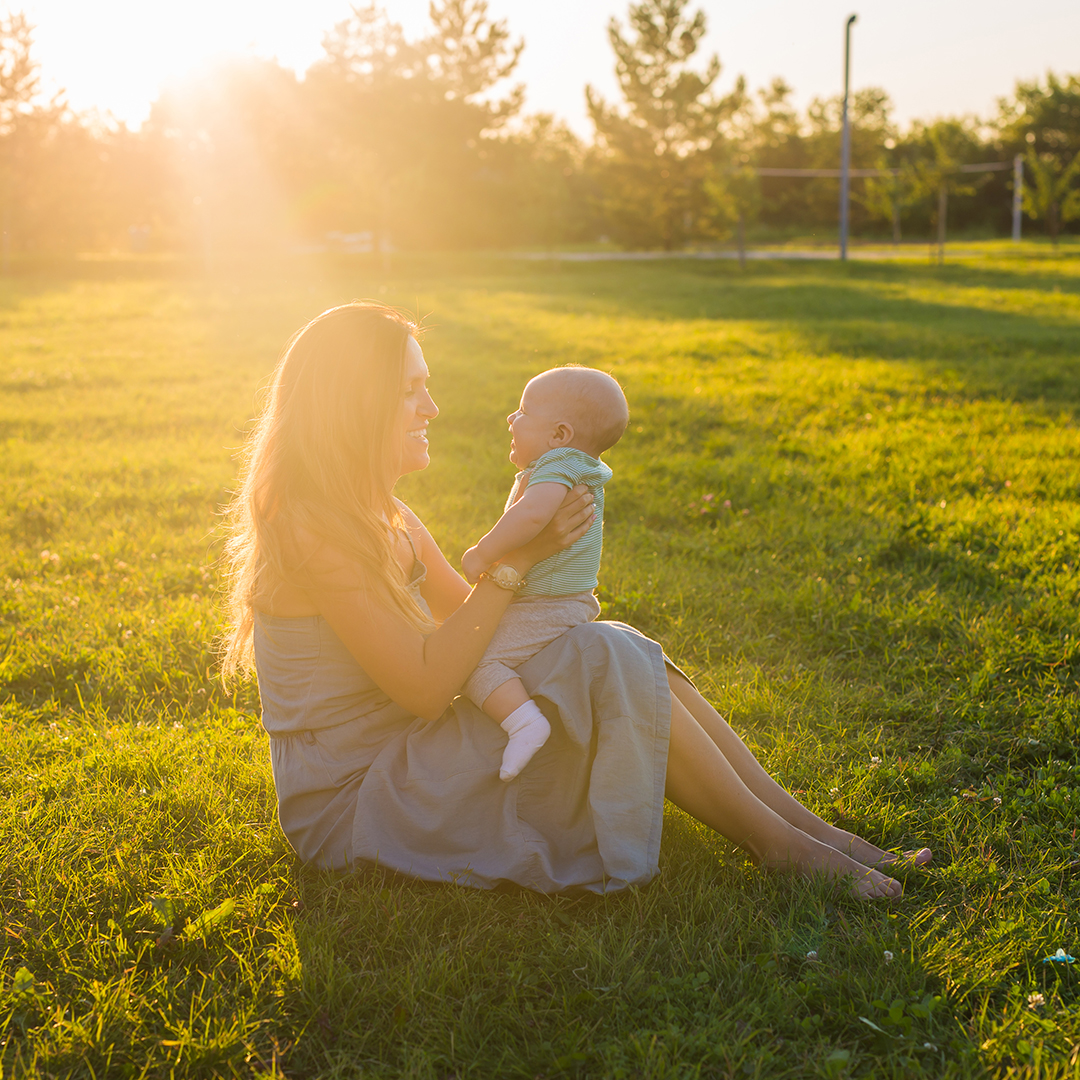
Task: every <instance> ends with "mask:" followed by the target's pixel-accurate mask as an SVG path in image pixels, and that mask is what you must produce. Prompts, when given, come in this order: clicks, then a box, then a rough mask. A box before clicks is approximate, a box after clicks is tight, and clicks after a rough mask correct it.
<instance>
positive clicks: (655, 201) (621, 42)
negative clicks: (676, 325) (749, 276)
mask: <svg viewBox="0 0 1080 1080" xmlns="http://www.w3.org/2000/svg"><path fill="white" fill-rule="evenodd" d="M688 3H689V0H642V2H641V3H637V4H631V5H630V10H629V30H628V31H627V32H624V30H623V27H622V25H621V24H620V23H619V21H618V20H617V19H612V20H611V22H610V23H609V24H608V40H609V41H610V42H611V47H612V49H613V50H614V52H615V58H616V64H615V71H616V75H617V76H618V79H619V87H620V90H621V92H622V96H623V106H622V107H621V108H620V107H616V106H612V105H608V104H607V102H605V101H604V100H603V98H601V97H600V95H599V94H598V93H597V92H596V91H595V90H594V89H593V88H592V87H591V86H589V87H586V90H585V95H586V101H587V103H588V108H589V115H590V117H591V118H592V121H593V124H594V125H595V128H596V134H597V139H598V142H599V144H600V145H599V171H600V180H601V184H602V187H603V189H604V195H603V201H604V208H605V211H606V215H607V217H608V219H609V220H610V221H611V223H612V227H613V231H614V232H615V233H616V234H617V235H618V236H619V237H620V239H621V240H622V241H623V242H624V243H628V244H641V245H645V246H650V247H652V246H660V247H663V248H664V249H665V250H671V249H672V248H674V247H677V246H678V245H679V244H681V243H683V242H685V241H686V240H688V239H690V238H692V237H695V236H708V235H712V234H714V233H715V230H716V226H717V214H718V205H719V204H718V202H717V199H716V198H715V197H714V195H713V194H711V193H710V190H709V188H708V187H707V182H708V181H709V180H712V181H713V184H714V185H715V183H716V181H717V178H718V177H719V176H720V174H721V168H722V164H723V160H724V157H725V140H724V136H723V133H722V128H723V125H724V124H725V122H726V121H728V120H730V118H731V117H732V115H733V114H734V113H735V111H736V110H737V109H738V108H739V106H740V105H741V104H742V102H743V99H744V98H745V86H744V83H743V81H742V80H741V79H740V80H739V81H738V83H737V85H736V87H735V89H734V91H733V92H732V93H731V94H729V95H727V96H726V97H723V98H718V97H716V95H715V94H714V93H713V91H712V87H713V84H714V83H715V82H716V79H717V78H718V76H719V74H720V60H719V58H718V57H716V56H712V57H710V59H709V60H708V62H707V63H706V65H705V70H704V71H703V72H698V71H695V70H693V69H692V68H691V67H689V63H690V61H691V59H692V58H693V56H694V54H695V53H696V52H697V49H698V45H699V43H700V41H701V38H702V35H703V34H704V33H705V14H704V12H702V11H697V12H695V13H694V14H693V15H692V16H690V15H687V14H686V13H685V9H686V7H687V4H688Z"/></svg>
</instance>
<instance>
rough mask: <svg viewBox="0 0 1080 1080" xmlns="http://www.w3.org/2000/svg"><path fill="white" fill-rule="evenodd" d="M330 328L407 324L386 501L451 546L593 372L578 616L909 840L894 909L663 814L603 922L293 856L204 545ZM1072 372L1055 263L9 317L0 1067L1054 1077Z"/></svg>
mask: <svg viewBox="0 0 1080 1080" xmlns="http://www.w3.org/2000/svg"><path fill="white" fill-rule="evenodd" d="M358 295H378V296H381V297H383V298H385V299H387V300H390V301H392V302H396V303H400V304H404V305H407V306H410V307H413V306H416V307H418V308H419V309H420V310H422V311H424V312H428V311H430V312H431V313H432V314H431V320H430V321H431V323H432V324H433V329H432V332H431V334H430V336H429V337H428V338H427V340H426V343H425V351H426V354H427V357H428V360H429V362H430V364H431V367H432V373H433V380H432V389H433V393H434V395H435V397H436V400H437V401H438V402H439V404H440V406H441V408H442V410H443V412H442V416H441V417H440V418H439V419H438V420H437V421H436V422H435V425H433V455H434V463H433V465H432V467H431V468H430V469H429V470H428V471H427V472H426V473H425V474H423V475H420V476H417V477H414V478H410V479H409V481H408V483H407V484H406V485H403V487H404V494H405V496H406V497H407V498H408V499H409V501H410V502H411V503H412V505H413V506H414V507H415V508H416V509H417V511H418V512H419V513H420V515H421V517H423V518H424V519H425V520H426V522H427V523H428V524H429V526H430V527H431V529H432V531H433V532H434V534H435V535H436V537H437V538H439V540H440V541H441V542H442V543H443V545H444V547H445V548H446V550H447V551H448V552H449V553H451V556H452V557H456V556H457V555H458V554H460V552H461V551H462V550H463V549H464V548H465V547H466V546H467V545H468V543H470V542H471V541H472V540H473V539H474V538H475V537H476V536H477V535H478V534H479V532H480V531H481V530H483V529H484V528H486V527H487V526H488V525H489V524H490V522H491V521H493V520H494V518H495V516H496V514H497V513H498V511H499V508H500V506H501V501H502V498H503V496H504V492H505V489H506V487H507V484H508V482H509V480H510V471H509V468H508V466H507V463H506V461H505V454H506V449H507V447H506V435H505V427H504V424H503V417H504V416H505V414H506V413H507V411H509V409H510V407H511V405H512V404H513V403H514V402H515V401H516V398H517V396H518V394H519V392H520V387H521V385H522V383H523V382H524V380H525V379H526V378H527V377H528V376H529V375H531V374H534V373H535V372H536V371H538V370H541V369H543V368H544V367H547V366H551V365H553V364H557V363H563V362H567V361H577V362H581V363H585V364H592V365H598V366H603V367H605V368H609V369H610V370H612V371H614V372H615V373H616V374H617V375H618V376H619V378H620V379H621V380H622V381H623V383H624V385H625V386H626V389H627V394H628V397H629V399H630V402H631V407H632V411H633V417H632V421H631V429H630V431H629V433H628V435H627V437H626V438H625V439H624V440H623V442H622V443H621V444H620V445H619V446H618V447H616V448H615V450H613V451H612V452H611V454H610V456H609V460H610V463H611V465H612V467H613V468H614V470H615V479H614V481H613V482H612V483H611V485H610V486H609V488H608V522H607V542H606V547H605V564H604V569H603V572H602V578H601V581H602V588H601V598H602V601H603V603H604V606H605V610H606V612H607V614H608V615H609V617H617V618H622V619H626V620H629V621H631V622H633V623H635V624H636V625H638V626H639V627H641V629H643V630H644V631H646V632H648V633H650V634H652V635H654V636H655V637H657V638H658V639H659V640H660V641H662V642H663V643H664V645H665V647H666V648H667V649H668V651H669V652H670V653H671V654H672V655H673V656H675V657H677V658H679V659H680V660H681V661H682V662H683V663H684V664H685V665H686V667H687V669H688V670H689V671H690V672H691V673H692V674H693V675H694V677H695V678H696V680H697V681H698V682H699V685H700V686H701V687H702V689H703V692H705V694H706V695H707V696H708V697H709V698H710V700H712V701H713V702H714V703H715V704H716V705H717V706H718V708H719V709H720V710H721V711H722V712H723V713H725V714H726V715H727V716H729V717H730V718H731V720H732V722H733V723H734V725H735V726H736V728H737V730H739V731H741V732H742V733H744V735H745V736H746V738H747V739H748V741H749V742H750V743H751V745H752V746H753V747H754V748H755V750H756V751H757V752H758V753H759V754H760V755H761V757H762V758H763V760H764V761H765V762H766V764H767V766H768V767H769V768H770V769H771V770H772V771H773V772H774V773H776V774H777V775H778V776H779V777H780V778H781V779H782V781H783V782H784V783H785V784H787V785H788V786H789V787H790V788H792V789H794V790H796V791H797V792H798V794H799V797H800V798H802V799H803V800H805V801H806V802H807V803H808V804H809V805H810V806H812V807H813V808H815V809H816V810H817V811H818V812H820V813H822V814H824V815H825V816H827V817H828V818H830V819H832V820H835V821H837V822H841V823H843V824H844V825H845V826H846V827H850V828H854V829H857V830H858V831H860V832H862V833H863V834H864V835H866V836H867V837H869V838H870V839H872V840H874V841H875V842H880V843H883V844H885V845H886V846H890V847H899V846H905V845H908V846H909V845H910V844H912V843H914V842H917V841H924V842H926V843H929V844H931V845H932V846H933V848H934V849H935V852H936V853H937V859H936V861H935V864H934V867H933V868H932V869H931V870H929V871H928V872H925V873H917V874H912V875H911V876H910V877H909V879H908V881H907V893H906V896H905V898H904V899H903V900H902V901H901V902H899V903H896V904H894V905H891V906H890V905H862V906H860V905H857V904H855V903H854V902H845V901H841V900H837V899H835V898H833V897H831V896H830V895H829V894H827V893H825V892H823V891H822V890H820V889H815V888H812V887H807V886H805V885H804V884H801V883H799V882H796V881H791V880H787V879H784V878H779V877H770V876H766V875H764V874H762V873H760V872H758V871H757V870H755V869H754V868H753V867H751V866H750V865H749V864H748V863H747V862H746V861H745V860H744V859H743V858H742V857H741V855H739V853H738V852H737V851H735V850H734V849H732V848H731V847H730V845H728V844H727V843H726V842H724V841H723V840H722V839H721V838H719V837H717V836H716V835H715V834H711V833H709V832H708V831H707V830H704V829H702V828H700V827H698V826H697V825H696V824H695V823H694V822H692V821H691V820H689V819H688V818H686V817H685V816H684V815H682V814H680V813H679V812H678V811H676V810H674V809H672V808H670V807H669V809H668V815H667V819H666V822H665V833H664V841H663V847H662V856H661V860H662V861H661V865H662V874H661V877H660V878H659V879H658V880H657V881H656V882H655V883H654V884H653V885H652V886H650V887H649V888H647V889H644V890H640V891H633V892H631V893H628V894H625V895H618V896H613V897H608V898H596V899H591V900H572V899H569V898H543V897H539V896H534V895H530V894H524V893H518V892H505V893H494V894H486V893H477V892H472V891H468V890H464V889H454V888H439V887H432V886H426V885H420V884H416V883H412V882H409V881H406V880H402V879H399V878H393V877H389V876H383V875H381V874H379V873H377V872H369V873H358V874H352V875H346V876H334V875H329V874H322V873H316V872H312V871H310V870H307V869H305V868H303V867H301V866H300V865H298V863H297V861H296V859H295V857H294V856H293V855H292V853H291V852H290V850H289V849H288V847H287V845H286V844H285V842H284V839H283V838H282V836H281V834H280V832H279V831H278V828H277V825H276V822H275V818H274V812H275V804H274V795H273V787H272V782H271V778H270V772H269V764H268V757H267V748H266V743H265V736H263V735H262V734H261V732H260V728H259V726H258V720H257V716H258V699H257V693H256V690H255V687H254V686H245V687H243V688H241V689H240V690H237V691H235V692H234V691H231V690H226V689H223V687H222V686H221V684H220V683H219V682H218V681H217V679H216V677H215V674H214V651H213V645H212V640H213V637H214V634H215V632H216V629H217V627H218V625H219V618H220V616H219V612H218V608H217V606H216V601H215V590H216V587H217V571H216V569H215V553H216V551H217V546H218V543H219V537H218V536H217V534H216V532H215V529H216V522H217V520H218V519H217V513H218V510H219V508H220V506H221V504H222V503H223V501H224V500H225V499H226V498H227V491H228V489H229V486H230V484H231V483H232V481H233V477H234V472H235V463H234V451H235V449H236V448H237V447H238V446H239V445H240V444H241V443H242V439H243V430H244V427H245V424H246V423H247V421H248V419H249V417H250V416H251V415H252V411H253V402H254V400H255V396H256V389H257V387H258V385H259V384H260V382H261V381H263V380H264V379H265V377H266V376H267V374H268V373H269V371H270V369H271V367H272V365H273V362H274V359H275V357H276V355H277V352H278V350H279V348H280V346H281V344H282V343H283V341H284V340H285V338H286V336H287V335H288V333H289V332H290V331H291V330H293V329H294V328H295V327H296V326H297V325H299V324H300V323H301V322H302V321H303V320H304V319H306V318H308V317H310V316H311V315H313V314H315V313H317V312H318V311H320V310H321V309H323V308H325V307H327V306H329V305H331V304H333V303H336V302H340V301H342V300H346V299H349V298H351V297H353V296H358ZM1078 354H1080V258H1077V252H1076V251H1075V250H1073V249H1065V248H1063V249H1062V251H1061V253H1060V254H1059V255H1057V256H1055V255H1054V254H1053V253H1052V252H1050V251H1049V249H1042V250H1033V249H1028V248H1025V251H1024V254H1023V255H1022V256H1014V255H1012V254H1011V253H1010V252H1009V251H1008V250H1005V249H1003V248H1002V246H1000V245H998V246H987V248H986V250H985V253H984V254H983V255H981V256H980V257H978V258H972V259H968V260H965V261H963V262H962V263H955V264H954V263H950V264H947V265H946V266H945V267H943V268H940V269H939V268H936V267H932V266H929V265H915V264H912V263H910V262H905V263H888V262H880V263H865V262H864V263H855V264H849V265H847V266H841V265H838V264H797V263H796V264H785V263H764V264H751V265H750V266H749V268H748V270H747V271H746V273H745V274H740V273H739V271H738V268H737V266H735V265H733V264H729V263H694V262H672V263H655V264H625V263H611V264H591V265H572V266H563V267H561V268H559V267H555V266H537V265H535V264H534V265H522V264H518V263H509V262H507V263H502V262H499V261H497V260H492V259H485V260H468V259H459V260H450V259H444V260H439V259H429V260H422V259H415V260H410V261H405V260H403V261H402V262H400V263H399V264H397V265H396V266H395V267H393V268H392V270H391V271H388V272H385V273H384V272H382V271H380V270H378V269H376V268H375V267H374V266H368V265H365V264H362V263H355V262H347V261H342V262H337V263H332V262H327V263H322V264H314V263H312V264H301V263H295V264H290V265H287V266H283V267H261V268H259V269H258V270H257V271H256V270H252V269H251V268H247V269H245V270H244V271H243V272H241V271H240V270H239V269H238V268H233V269H232V270H230V271H229V272H225V271H224V270H223V271H222V272H221V274H220V276H218V277H215V278H211V279H189V278H185V277H181V276H169V272H168V271H167V270H166V269H163V268H160V267H159V268H156V269H155V268H150V269H149V270H148V271H147V272H146V273H145V274H142V275H141V274H140V273H139V272H137V270H134V269H132V268H131V267H130V266H128V267H126V268H125V267H122V266H121V267H116V268H109V267H102V268H96V269H95V268H89V269H85V270H84V271H83V272H82V273H81V275H80V274H78V273H70V274H60V273H56V274H54V275H52V276H43V277H25V278H21V279H17V280H14V281H12V280H9V281H7V282H4V283H3V284H2V285H0V444H2V447H3V453H2V457H0V534H2V540H0V686H2V690H0V695H2V696H0V731H2V738H3V740H4V753H3V755H2V757H0V775H2V780H0V912H2V921H3V934H2V937H0V942H2V944H0V1068H2V1075H3V1076H5V1077H7V1076H17V1077H22V1076H27V1077H29V1076H40V1077H46V1076H50V1077H55V1076H79V1077H97V1078H100V1077H113V1076H117V1077H143V1076H146V1077H165V1076H170V1077H171V1076H176V1077H186V1076H190V1077H206V1076H219V1075H220V1076H243V1077H249V1076H250V1077H271V1076H288V1077H294V1078H299V1077H315V1076H320V1077H322V1076H340V1077H359V1076H364V1077H379V1076H409V1077H425V1078H426V1077H431V1078H439V1080H442V1078H447V1077H452V1076H457V1077H491V1076H499V1077H503V1076H506V1077H513V1076H521V1077H537V1076H542V1077H549V1078H551V1077H562V1076H610V1077H656V1078H660V1077H690V1076H708V1077H711V1076H736V1077H743V1076H761V1077H770V1078H771V1077H784V1076H791V1077H801V1076H825V1077H841V1076H873V1077H890V1076H895V1077H909V1076H919V1075H925V1076H955V1077H962V1076H963V1077H966V1076H973V1077H974V1076H1017V1077H1019V1076H1024V1077H1027V1076H1031V1077H1034V1076H1040V1077H1042V1076H1045V1077H1051V1076H1061V1077H1066V1076H1070V1077H1071V1076H1077V1075H1080V1065H1078V1057H1080V994H1078V992H1077V983H1078V972H1077V968H1078V967H1080V964H1077V965H1071V966H1070V965H1067V964H1056V963H1055V964H1048V963H1042V958H1043V957H1045V956H1047V955H1048V954H1052V953H1053V952H1054V951H1055V950H1056V949H1058V948H1064V949H1065V950H1066V951H1067V952H1070V953H1072V954H1074V955H1080V938H1078V934H1077V910H1078V908H1077V901H1078V900H1080V841H1078V840H1077V838H1076V828H1077V825H1078V824H1080V821H1078V816H1080V815H1078V810H1080V756H1078V753H1077V748H1076V746H1077V726H1078V725H1077V720H1078V711H1080V705H1078V699H1077V679H1078V674H1080V645H1078V641H1077V633H1078V631H1077V620H1076V611H1077V600H1078V584H1080V577H1078V561H1080V508H1078V500H1077V495H1078V488H1080V432H1078V427H1077V419H1078V413H1080V379H1078V374H1080V371H1078V367H1080V361H1078V359H1077V357H1078ZM729 504H730V505H729ZM810 954H814V955H810ZM890 954H891V957H892V959H891V961H890V960H889V959H888V957H889V955H890ZM815 957H816V959H815ZM1032 995H1041V998H1039V997H1032Z"/></svg>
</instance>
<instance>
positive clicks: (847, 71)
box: [840, 15, 858, 260]
mask: <svg viewBox="0 0 1080 1080" xmlns="http://www.w3.org/2000/svg"><path fill="white" fill-rule="evenodd" d="M857 17H858V16H856V15H849V16H848V21H847V23H846V25H845V26H844V129H843V134H842V136H841V143H840V258H841V260H846V259H847V240H848V181H849V178H850V177H849V174H850V172H851V125H850V123H849V122H848V86H849V83H850V79H851V24H852V23H853V22H854V21H855V19H856V18H857Z"/></svg>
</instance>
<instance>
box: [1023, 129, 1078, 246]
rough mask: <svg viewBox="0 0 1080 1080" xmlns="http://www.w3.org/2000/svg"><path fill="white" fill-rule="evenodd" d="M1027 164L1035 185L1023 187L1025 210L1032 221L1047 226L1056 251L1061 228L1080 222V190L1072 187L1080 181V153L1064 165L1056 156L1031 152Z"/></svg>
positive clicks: (1027, 155) (1027, 156)
mask: <svg viewBox="0 0 1080 1080" xmlns="http://www.w3.org/2000/svg"><path fill="white" fill-rule="evenodd" d="M1024 163H1025V164H1026V165H1027V170H1028V174H1029V175H1030V177H1031V179H1032V181H1033V183H1029V184H1025V185H1024V210H1025V211H1026V212H1027V214H1028V216H1029V217H1031V218H1034V219H1035V220H1038V219H1040V218H1041V219H1042V220H1043V221H1045V222H1046V231H1047V232H1048V233H1049V234H1050V240H1051V242H1052V243H1053V245H1054V247H1057V242H1058V232H1059V231H1060V229H1061V226H1062V224H1063V223H1064V222H1066V221H1072V220H1074V219H1075V218H1080V189H1077V188H1076V187H1074V186H1073V184H1074V182H1075V181H1076V179H1077V177H1080V153H1077V154H1076V155H1075V156H1074V157H1073V159H1072V161H1070V162H1068V163H1067V164H1065V165H1062V164H1061V162H1060V160H1059V159H1058V158H1057V157H1056V156H1055V155H1054V154H1051V153H1046V152H1044V153H1042V154H1036V153H1035V151H1034V150H1031V151H1029V152H1028V153H1027V154H1026V155H1025V156H1024Z"/></svg>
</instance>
